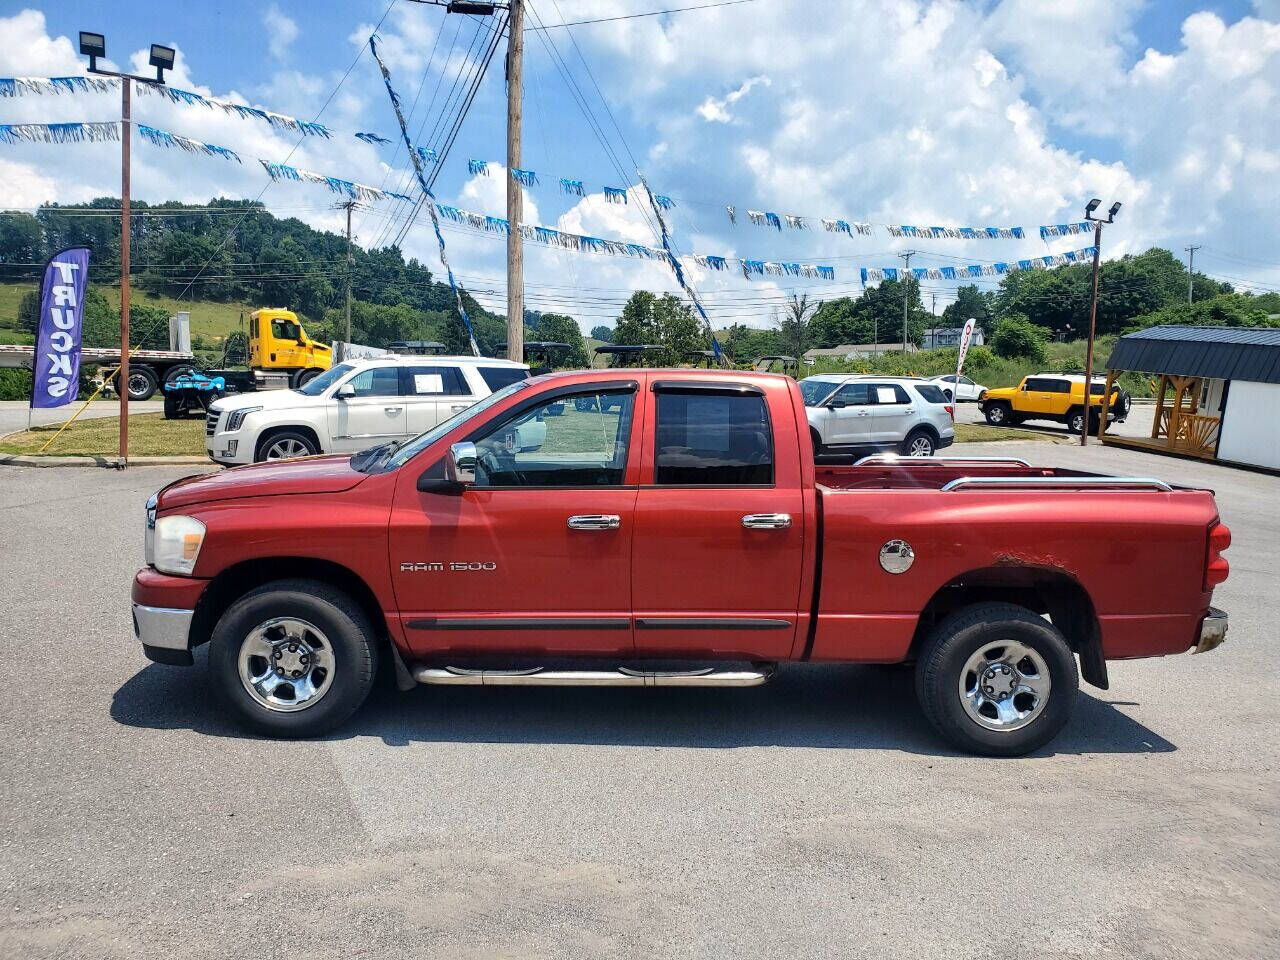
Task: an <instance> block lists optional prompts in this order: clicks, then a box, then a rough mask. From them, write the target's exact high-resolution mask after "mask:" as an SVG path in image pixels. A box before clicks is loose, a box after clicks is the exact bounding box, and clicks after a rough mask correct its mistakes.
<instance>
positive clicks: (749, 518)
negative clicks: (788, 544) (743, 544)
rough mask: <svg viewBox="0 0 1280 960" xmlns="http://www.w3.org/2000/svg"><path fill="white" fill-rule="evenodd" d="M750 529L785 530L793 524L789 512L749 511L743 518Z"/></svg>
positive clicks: (743, 521) (745, 525)
mask: <svg viewBox="0 0 1280 960" xmlns="http://www.w3.org/2000/svg"><path fill="white" fill-rule="evenodd" d="M742 525H743V526H744V527H746V528H747V529H748V530H785V529H787V527H789V526H791V514H789V513H748V514H747V515H746V516H745V517H743V518H742Z"/></svg>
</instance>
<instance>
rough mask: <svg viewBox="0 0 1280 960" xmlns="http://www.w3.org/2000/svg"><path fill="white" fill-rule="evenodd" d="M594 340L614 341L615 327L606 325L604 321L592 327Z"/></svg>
mask: <svg viewBox="0 0 1280 960" xmlns="http://www.w3.org/2000/svg"><path fill="white" fill-rule="evenodd" d="M591 339H592V340H603V341H604V342H605V343H612V342H613V327H606V326H605V325H604V324H603V323H602V324H600V325H599V326H595V327H592V328H591Z"/></svg>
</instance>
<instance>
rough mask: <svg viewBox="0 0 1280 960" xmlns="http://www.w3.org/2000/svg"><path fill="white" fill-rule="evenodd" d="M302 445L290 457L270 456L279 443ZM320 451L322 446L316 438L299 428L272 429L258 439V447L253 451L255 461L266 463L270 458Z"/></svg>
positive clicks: (276, 458)
mask: <svg viewBox="0 0 1280 960" xmlns="http://www.w3.org/2000/svg"><path fill="white" fill-rule="evenodd" d="M291 443H292V444H294V445H297V446H301V447H302V449H301V450H298V451H297V452H296V453H293V454H291V456H290V457H279V456H276V457H269V456H268V454H269V453H270V451H271V449H272V448H273V447H275V446H276V445H277V444H279V445H280V446H288V445H290V444H291ZM319 452H320V448H319V447H317V446H316V442H315V440H313V439H312V438H311V437H310V435H308V434H305V433H302V432H301V431H299V430H288V429H286V430H272V431H271V432H270V433H267V434H265V435H264V436H263V437H262V439H261V440H259V441H258V448H257V449H256V450H255V451H254V452H253V462H254V463H264V462H265V461H266V460H268V459H272V460H282V459H292V458H293V457H311V456H315V455H316V454H317V453H319Z"/></svg>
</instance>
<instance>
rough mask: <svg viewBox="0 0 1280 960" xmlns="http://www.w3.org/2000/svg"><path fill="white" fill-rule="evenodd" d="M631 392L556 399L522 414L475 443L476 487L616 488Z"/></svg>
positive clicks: (624, 449) (627, 437)
mask: <svg viewBox="0 0 1280 960" xmlns="http://www.w3.org/2000/svg"><path fill="white" fill-rule="evenodd" d="M634 402H635V394H634V392H633V391H630V390H627V391H604V392H600V393H589V394H582V395H580V396H576V397H573V398H571V400H570V401H569V402H566V401H565V398H564V397H563V396H562V397H559V398H558V399H556V400H552V401H548V402H547V403H544V404H539V405H537V406H535V407H532V408H529V409H526V410H524V411H523V412H521V413H519V414H517V415H516V416H514V417H512V418H510V419H507V420H504V421H503V422H502V423H500V424H499V425H498V426H496V427H494V428H491V429H490V430H489V431H488V432H486V433H485V435H484V436H482V437H480V438H479V439H477V440H476V441H474V442H475V445H476V452H477V453H478V454H479V460H478V462H477V465H476V483H475V485H476V486H477V487H602V486H620V485H621V484H622V477H623V474H624V473H625V472H626V468H627V443H628V441H629V440H630V437H631V412H632V409H633V407H634Z"/></svg>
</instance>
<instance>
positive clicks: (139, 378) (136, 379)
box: [117, 367, 160, 402]
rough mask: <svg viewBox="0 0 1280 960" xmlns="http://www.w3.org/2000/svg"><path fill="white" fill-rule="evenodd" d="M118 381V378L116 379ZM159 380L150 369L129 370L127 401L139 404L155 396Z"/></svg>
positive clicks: (135, 368) (136, 368) (132, 368)
mask: <svg viewBox="0 0 1280 960" xmlns="http://www.w3.org/2000/svg"><path fill="white" fill-rule="evenodd" d="M117 379H118V377H117ZM159 386H160V380H159V378H158V377H156V372H155V371H154V370H152V369H151V368H150V367H130V368H129V399H130V400H133V401H138V402H141V401H143V400H150V399H151V398H152V396H154V395H155V392H156V388H157V387H159Z"/></svg>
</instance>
